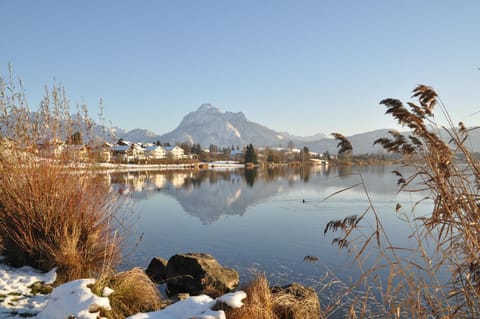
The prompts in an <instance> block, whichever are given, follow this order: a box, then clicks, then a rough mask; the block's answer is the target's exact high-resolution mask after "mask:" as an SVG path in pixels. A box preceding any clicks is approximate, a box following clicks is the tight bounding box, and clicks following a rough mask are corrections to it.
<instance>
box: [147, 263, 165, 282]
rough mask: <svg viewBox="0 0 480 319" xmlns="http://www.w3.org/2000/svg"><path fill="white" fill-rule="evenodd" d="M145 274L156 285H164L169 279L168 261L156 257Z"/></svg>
mask: <svg viewBox="0 0 480 319" xmlns="http://www.w3.org/2000/svg"><path fill="white" fill-rule="evenodd" d="M145 273H146V274H147V275H148V277H150V279H151V280H152V281H153V282H154V283H157V284H158V283H164V282H165V281H166V279H167V260H166V259H163V258H162V257H154V258H153V259H152V260H151V261H150V264H148V267H147V269H146V270H145Z"/></svg>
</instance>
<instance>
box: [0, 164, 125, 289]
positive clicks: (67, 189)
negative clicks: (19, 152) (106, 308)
mask: <svg viewBox="0 0 480 319" xmlns="http://www.w3.org/2000/svg"><path fill="white" fill-rule="evenodd" d="M2 163H3V164H4V165H3V166H2V169H3V173H2V174H1V175H0V185H1V187H0V202H1V203H2V206H1V208H0V233H1V234H2V238H3V241H4V250H3V254H4V255H5V256H6V257H7V261H8V262H10V263H12V264H15V265H24V264H27V265H32V266H34V267H36V268H39V269H41V270H49V269H51V268H53V267H55V266H56V267H58V273H59V276H60V279H61V280H62V281H63V280H72V279H77V278H81V277H88V276H98V275H99V274H100V273H102V272H103V271H105V268H114V267H115V266H116V264H117V263H118V262H119V259H120V241H121V240H120V239H121V238H120V236H119V234H118V233H117V232H116V229H117V227H118V226H119V223H118V220H117V218H119V217H120V216H119V213H118V212H119V206H118V204H119V202H118V200H117V198H116V196H115V195H114V194H111V193H109V190H108V185H106V184H105V183H102V182H101V180H99V178H98V177H95V176H94V174H93V173H92V172H79V171H73V172H72V171H67V170H66V169H65V167H63V166H61V165H57V164H54V163H51V162H37V161H29V162H24V163H23V164H21V165H18V164H17V165H8V164H5V161H3V162H2Z"/></svg>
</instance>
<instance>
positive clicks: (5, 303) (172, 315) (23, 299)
mask: <svg viewBox="0 0 480 319" xmlns="http://www.w3.org/2000/svg"><path fill="white" fill-rule="evenodd" d="M55 279H56V270H55V269H53V270H52V271H50V272H48V273H41V272H40V271H38V270H35V269H33V268H31V267H22V268H12V267H9V266H6V265H3V264H0V295H1V297H0V318H14V319H20V318H24V317H26V316H29V317H30V316H35V315H36V316H35V318H37V319H57V318H58V319H65V318H68V317H69V316H73V317H75V318H77V319H97V318H100V315H99V308H104V309H106V310H109V309H111V307H110V302H109V300H108V297H106V296H108V295H109V294H111V293H112V292H113V290H112V289H110V288H105V289H104V290H103V292H102V294H103V296H104V297H99V296H97V295H95V294H94V293H93V292H92V291H91V290H90V288H88V286H89V285H90V284H93V283H94V282H95V279H79V280H74V281H71V282H67V283H65V284H63V285H60V286H58V287H56V288H54V289H53V291H52V293H51V294H50V295H36V296H34V295H32V293H31V289H30V288H29V286H31V285H32V284H34V283H35V282H39V281H40V282H44V283H53V282H54V281H55ZM246 297H247V295H246V293H245V292H243V291H238V292H234V293H230V294H226V295H224V296H222V297H220V298H218V299H212V298H210V297H209V296H206V295H201V296H195V297H190V298H188V299H185V300H182V301H179V302H177V303H174V304H172V305H170V306H168V307H167V308H165V309H163V310H160V311H156V312H150V313H139V314H136V315H134V316H131V317H129V318H130V319H184V318H198V319H226V317H225V313H224V312H223V311H222V310H218V311H214V310H212V309H211V308H212V307H213V306H214V305H215V304H216V302H217V301H220V302H223V303H225V304H227V305H229V306H230V307H233V308H238V307H241V306H242V305H243V303H242V300H243V299H245V298H246Z"/></svg>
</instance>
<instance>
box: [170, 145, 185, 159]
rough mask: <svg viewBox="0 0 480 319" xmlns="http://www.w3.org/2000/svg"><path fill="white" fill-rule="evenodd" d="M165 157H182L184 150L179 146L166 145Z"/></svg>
mask: <svg viewBox="0 0 480 319" xmlns="http://www.w3.org/2000/svg"><path fill="white" fill-rule="evenodd" d="M165 151H166V152H167V157H169V158H172V159H182V158H184V157H185V151H184V150H183V148H181V147H180V146H167V147H165Z"/></svg>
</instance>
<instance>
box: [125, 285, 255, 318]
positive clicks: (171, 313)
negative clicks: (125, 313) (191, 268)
mask: <svg viewBox="0 0 480 319" xmlns="http://www.w3.org/2000/svg"><path fill="white" fill-rule="evenodd" d="M246 297H247V294H246V293H245V292H243V291H237V292H233V293H230V294H226V295H224V296H222V297H220V298H218V299H212V298H210V297H209V296H207V295H200V296H195V297H190V298H187V299H185V300H182V301H179V302H177V303H174V304H173V305H170V306H168V307H167V308H165V309H163V310H160V311H155V312H149V313H140V314H136V315H133V316H131V317H128V318H127V319H184V318H198V319H225V318H226V317H225V312H224V311H223V310H218V311H214V310H211V308H212V307H213V306H214V305H215V304H216V302H217V300H218V301H221V302H224V303H226V304H227V305H229V306H231V307H233V308H239V307H241V306H242V305H243V303H242V300H243V299H245V298H246Z"/></svg>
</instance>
